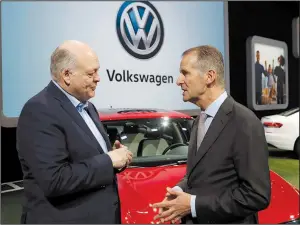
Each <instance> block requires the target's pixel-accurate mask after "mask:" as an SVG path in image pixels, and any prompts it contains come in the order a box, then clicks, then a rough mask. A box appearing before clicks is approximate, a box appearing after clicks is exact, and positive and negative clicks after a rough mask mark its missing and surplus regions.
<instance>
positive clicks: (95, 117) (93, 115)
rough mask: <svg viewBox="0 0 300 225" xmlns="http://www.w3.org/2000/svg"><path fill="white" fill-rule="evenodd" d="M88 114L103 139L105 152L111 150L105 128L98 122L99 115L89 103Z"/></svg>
mask: <svg viewBox="0 0 300 225" xmlns="http://www.w3.org/2000/svg"><path fill="white" fill-rule="evenodd" d="M87 110H88V113H89V115H90V117H91V118H92V120H93V121H94V123H95V125H96V127H97V128H98V130H99V132H100V133H101V135H102V137H103V139H104V140H105V143H106V146H107V150H108V151H110V150H111V149H112V146H111V144H110V140H109V138H108V135H107V133H106V131H105V128H104V127H103V125H102V123H101V122H100V119H99V115H98V113H97V112H96V109H94V107H93V105H92V104H91V103H89V104H88V109H87Z"/></svg>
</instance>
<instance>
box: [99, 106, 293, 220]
mask: <svg viewBox="0 0 300 225" xmlns="http://www.w3.org/2000/svg"><path fill="white" fill-rule="evenodd" d="M99 115H100V119H101V121H102V122H103V124H104V126H105V128H106V129H107V132H108V134H109V137H110V140H111V143H114V141H115V140H120V141H121V143H122V144H124V145H126V146H127V147H128V148H129V150H130V151H132V152H133V155H134V159H133V162H132V164H131V166H130V167H129V168H128V169H126V170H125V171H123V172H122V173H120V174H118V183H119V193H120V198H121V213H122V223H125V224H126V223H127V224H154V223H157V222H158V221H153V217H154V216H155V212H153V209H152V208H151V207H150V206H149V204H151V203H155V202H160V201H161V200H162V199H163V198H164V195H165V193H166V187H173V186H174V185H176V184H177V182H178V181H179V180H180V179H181V178H182V177H183V176H184V174H185V168H186V159H187V151H188V140H189V136H190V130H191V126H192V122H193V118H191V117H190V116H188V115H186V114H183V113H179V112H174V111H165V110H155V109H119V110H118V109H110V110H103V111H99ZM270 173H271V180H272V198H271V203H270V205H269V207H268V208H267V209H265V210H263V211H260V212H259V223H265V224H276V223H299V191H298V190H297V189H296V188H294V187H293V186H291V185H290V184H289V183H288V182H286V181H285V180H284V179H283V178H282V177H280V176H279V175H278V174H276V173H274V172H272V171H271V172H270Z"/></svg>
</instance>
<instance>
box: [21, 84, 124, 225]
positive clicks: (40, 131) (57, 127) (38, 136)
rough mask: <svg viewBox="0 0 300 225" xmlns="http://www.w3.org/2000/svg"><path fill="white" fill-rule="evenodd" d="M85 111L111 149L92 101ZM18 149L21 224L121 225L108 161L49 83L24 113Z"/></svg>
mask: <svg viewBox="0 0 300 225" xmlns="http://www.w3.org/2000/svg"><path fill="white" fill-rule="evenodd" d="M88 113H89V114H90V116H91V118H92V119H93V121H94V122H95V124H96V126H97V128H98V129H99V131H100V133H101V134H102V136H103V137H104V139H105V142H106V144H107V148H108V149H109V150H111V145H110V142H109V139H108V137H107V134H106V132H105V129H104V127H103V126H102V124H101V122H100V120H99V116H98V113H97V111H96V109H95V107H94V105H93V104H91V103H89V107H88ZM17 149H18V153H19V159H20V162H21V166H22V170H23V175H24V193H25V203H24V206H23V214H22V218H21V223H98V224H99V223H120V208H119V197H118V189H117V182H116V175H115V170H114V169H113V166H112V162H111V159H110V157H109V156H108V155H107V154H104V152H103V150H102V148H101V146H100V145H99V143H98V142H97V140H96V139H95V137H94V135H93V134H92V132H91V131H90V129H89V128H88V126H87V125H86V123H85V122H84V120H83V119H82V117H81V116H80V114H79V113H78V112H77V110H76V108H75V107H74V105H72V103H71V101H70V100H69V99H68V98H67V96H66V95H65V94H64V93H63V92H62V91H61V90H59V89H58V88H57V87H56V86H55V85H54V84H53V83H52V82H50V84H49V85H48V86H47V87H46V88H45V89H44V90H42V91H41V92H40V93H38V94H37V95H36V96H34V97H32V98H31V99H30V100H29V101H28V102H27V103H26V104H25V106H24V108H23V109H22V112H21V115H20V117H19V122H18V127H17Z"/></svg>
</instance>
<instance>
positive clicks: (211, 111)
mask: <svg viewBox="0 0 300 225" xmlns="http://www.w3.org/2000/svg"><path fill="white" fill-rule="evenodd" d="M227 96H228V95H227V92H226V91H224V92H223V93H222V94H221V95H220V96H219V97H218V98H217V99H216V100H215V101H213V103H211V104H210V105H209V106H208V107H207V109H206V110H205V111H204V112H205V114H207V115H208V116H210V117H215V115H216V114H217V112H218V110H219V108H220V107H221V105H222V104H223V102H224V101H225V99H226V98H227Z"/></svg>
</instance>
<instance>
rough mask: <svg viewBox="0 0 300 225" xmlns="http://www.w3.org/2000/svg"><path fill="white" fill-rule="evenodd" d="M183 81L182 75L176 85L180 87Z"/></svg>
mask: <svg viewBox="0 0 300 225" xmlns="http://www.w3.org/2000/svg"><path fill="white" fill-rule="evenodd" d="M182 81H183V79H182V75H181V74H180V75H179V77H178V78H177V81H176V84H177V85H178V86H180V85H181V84H182Z"/></svg>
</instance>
